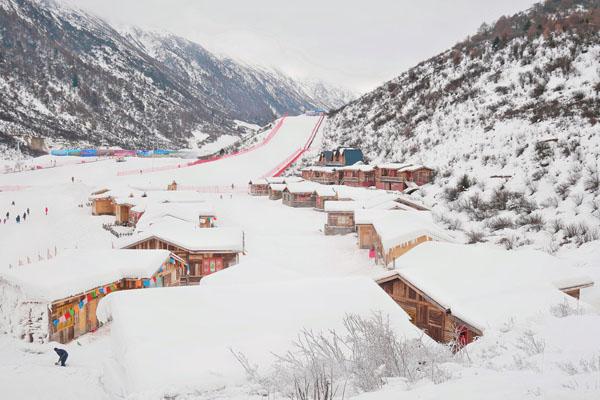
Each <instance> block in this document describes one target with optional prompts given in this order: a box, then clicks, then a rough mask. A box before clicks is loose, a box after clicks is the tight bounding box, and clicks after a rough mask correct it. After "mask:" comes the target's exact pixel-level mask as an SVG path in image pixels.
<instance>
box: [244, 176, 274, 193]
mask: <svg viewBox="0 0 600 400" xmlns="http://www.w3.org/2000/svg"><path fill="white" fill-rule="evenodd" d="M248 190H249V192H250V195H252V196H268V195H269V182H267V181H266V179H255V180H252V181H250V182H249V183H248Z"/></svg>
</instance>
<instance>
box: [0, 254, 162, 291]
mask: <svg viewBox="0 0 600 400" xmlns="http://www.w3.org/2000/svg"><path fill="white" fill-rule="evenodd" d="M170 254H171V253H170V252H169V251H168V250H114V249H109V250H67V251H65V252H64V253H62V254H59V255H58V256H56V257H54V258H52V259H50V260H45V261H40V262H36V263H33V264H29V265H24V266H19V267H14V268H13V269H9V270H4V271H2V272H0V279H2V280H4V281H6V282H7V283H9V284H12V285H15V286H18V287H19V288H20V289H21V290H23V292H24V293H25V294H26V295H27V297H28V298H29V299H32V300H39V301H49V302H52V301H56V300H61V299H64V298H67V297H70V296H75V295H77V294H80V293H83V292H85V291H88V290H90V289H94V288H96V287H98V286H102V285H107V284H109V283H113V282H115V281H118V280H120V279H123V278H150V277H151V276H152V275H154V273H155V272H156V271H158V269H159V268H160V267H161V265H162V264H163V263H164V262H165V261H167V260H168V259H169V256H170Z"/></svg>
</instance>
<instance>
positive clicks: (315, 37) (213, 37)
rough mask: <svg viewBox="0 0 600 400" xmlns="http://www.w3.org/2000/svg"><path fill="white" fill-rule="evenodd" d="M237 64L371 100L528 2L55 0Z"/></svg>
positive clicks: (452, 0) (528, 3)
mask: <svg viewBox="0 0 600 400" xmlns="http://www.w3.org/2000/svg"><path fill="white" fill-rule="evenodd" d="M61 1H64V2H70V3H72V4H73V3H75V4H77V6H79V7H82V8H84V9H87V10H88V11H91V12H93V13H95V14H97V15H99V16H101V17H104V18H106V19H108V20H109V21H111V22H112V23H115V24H121V25H135V26H139V27H142V28H147V29H152V30H161V31H162V30H166V31H169V32H172V33H175V34H177V35H180V36H183V37H186V38H188V39H191V40H193V41H196V42H198V43H200V44H202V45H203V46H204V47H206V48H207V49H209V50H211V51H213V52H215V53H217V54H221V55H227V56H230V57H232V58H235V59H239V60H242V61H246V62H250V63H255V64H262V65H265V66H274V67H277V68H279V69H280V70H282V71H283V72H286V73H288V74H290V75H292V76H294V77H297V78H305V77H316V78H320V79H323V80H326V81H329V82H332V83H336V84H340V85H343V86H346V87H348V88H351V89H353V90H355V91H367V90H369V89H372V88H374V87H375V86H378V85H379V84H381V83H382V82H384V81H386V80H389V79H391V78H393V77H395V76H397V75H399V74H400V73H401V72H403V71H405V70H406V69H407V68H409V67H411V66H413V65H415V64H417V63H418V62H420V61H422V60H424V59H426V58H429V57H431V56H433V55H435V54H437V53H439V52H440V51H443V50H445V49H447V48H448V47H450V46H452V45H453V44H455V43H456V42H458V41H460V40H462V39H464V38H465V37H466V36H468V35H469V34H472V33H474V32H475V31H476V30H477V28H478V27H479V26H480V25H481V23H482V22H484V21H486V22H492V21H494V20H496V19H498V18H499V17H500V16H501V15H504V14H513V13H515V12H517V11H521V10H524V9H527V8H529V7H530V6H531V5H532V4H533V3H535V1H532V0H303V1H289V0H61Z"/></svg>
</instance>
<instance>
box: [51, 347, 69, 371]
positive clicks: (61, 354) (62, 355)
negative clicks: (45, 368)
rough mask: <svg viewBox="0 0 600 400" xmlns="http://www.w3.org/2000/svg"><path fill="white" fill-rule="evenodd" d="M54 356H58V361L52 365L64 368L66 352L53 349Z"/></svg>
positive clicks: (67, 354)
mask: <svg viewBox="0 0 600 400" xmlns="http://www.w3.org/2000/svg"><path fill="white" fill-rule="evenodd" d="M54 351H55V352H56V354H58V361H57V362H55V363H54V365H59V364H60V365H61V367H64V366H65V362H67V358H68V357H69V353H67V351H66V350H63V349H59V348H58V347H55V348H54Z"/></svg>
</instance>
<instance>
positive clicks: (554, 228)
mask: <svg viewBox="0 0 600 400" xmlns="http://www.w3.org/2000/svg"><path fill="white" fill-rule="evenodd" d="M564 227H565V225H564V223H563V222H562V221H561V220H560V219H559V218H556V219H553V220H552V221H550V222H549V223H548V228H549V230H550V232H552V233H558V232H560V231H561V230H562V229H563V228H564Z"/></svg>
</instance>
